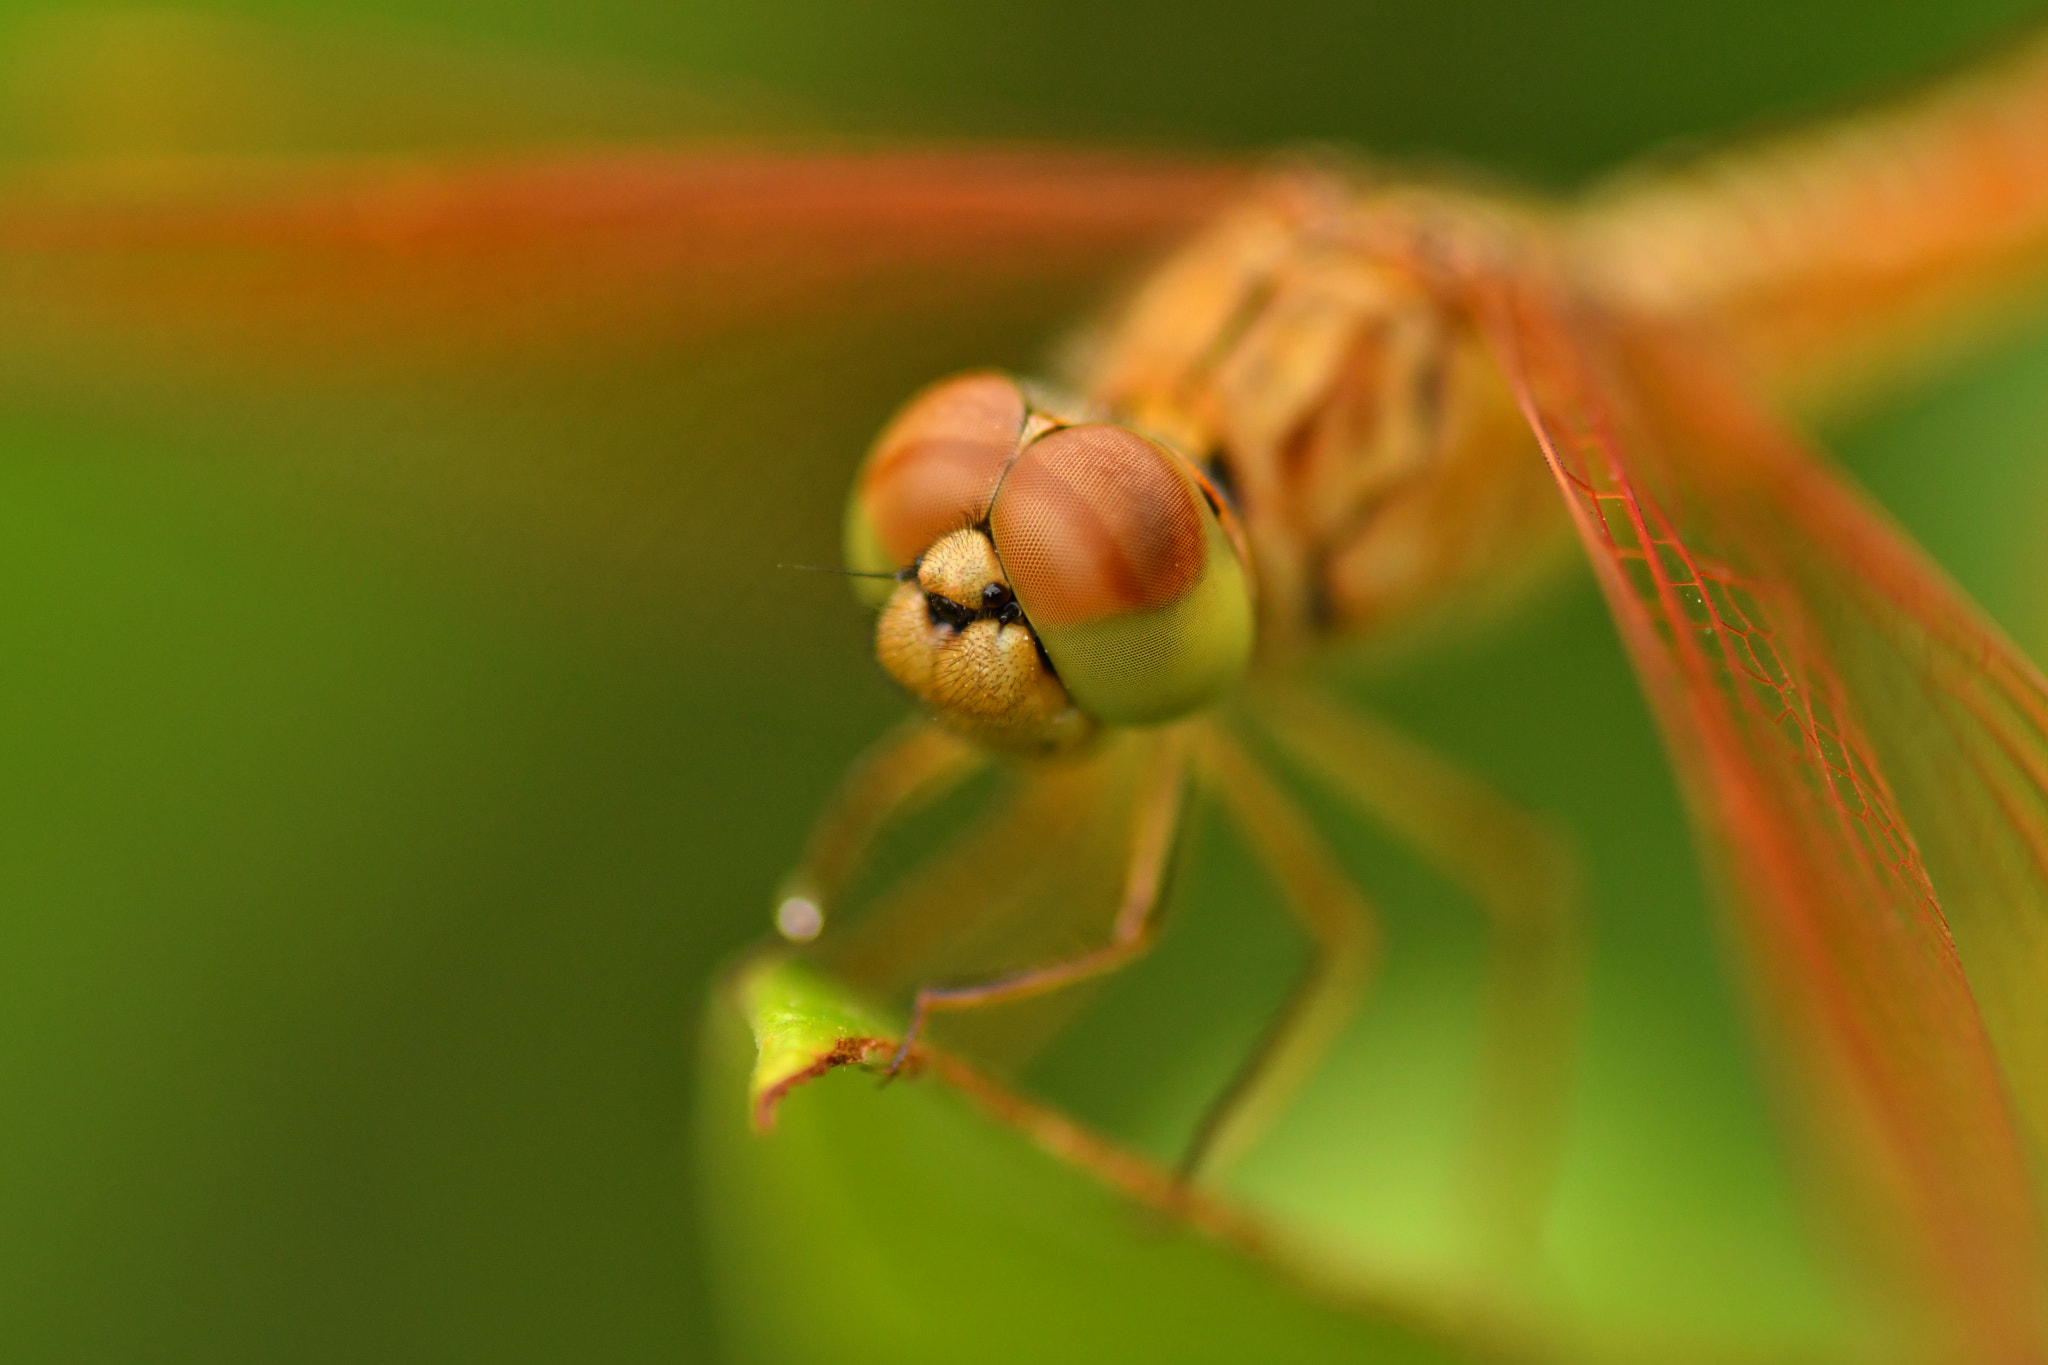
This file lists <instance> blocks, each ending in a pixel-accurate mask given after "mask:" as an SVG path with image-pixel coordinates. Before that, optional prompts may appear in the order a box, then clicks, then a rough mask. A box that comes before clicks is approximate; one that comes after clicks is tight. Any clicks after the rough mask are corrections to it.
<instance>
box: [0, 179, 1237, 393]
mask: <svg viewBox="0 0 2048 1365" xmlns="http://www.w3.org/2000/svg"><path fill="white" fill-rule="evenodd" d="M1239 178H1240V175H1239V173H1238V172H1237V171H1235V170H1233V169H1231V168H1229V167H1227V166H1222V165H1219V164H1217V163H1213V162H1210V163H1202V162H1194V161H1176V160H1171V159H1166V158H1152V159H1147V158H1143V157H1131V156H1118V155H1112V154H1108V153H1100V154H1091V153H1075V152H1052V151H1043V150H1032V149H1025V148H1012V149H983V150H931V151H865V152H863V151H844V150H842V151H822V152H806V151H801V150H788V149H776V148H762V147H745V146H723V147H721V146H717V145H704V146H683V147H680V148H674V147H671V148H660V149H619V148H603V147H599V148H592V149H589V150H585V151H581V152H572V153H561V152H552V153H547V154H543V155H539V156H536V157H533V158H530V159H524V160H512V161H507V160H505V159H503V158H475V157H472V158H469V159H466V160H464V159H456V160H444V161H419V160H412V159H405V160H391V159H375V160H365V161H334V160H318V159H312V160H304V161H298V162H287V163H283V164H278V163H265V162H245V161H244V162H238V161H222V160H215V159H199V160H190V161H182V162H170V163H163V162H155V163H149V164H147V165H135V164H125V165H120V166H114V167H103V168H100V169H97V170H77V169H74V170H72V171H71V172H68V173H65V174H61V175H53V174H50V173H47V172H45V173H43V174H41V175H38V176H36V177H34V178H27V179H16V180H15V181H14V182H13V183H12V184H10V185H5V186H0V271H4V276H0V278H4V281H5V286H6V293H7V295H8V297H9V303H8V314H9V317H10V327H9V330H10V332H12V333H13V334H14V336H15V341H14V343H13V345H14V346H15V347H17V348H18V347H20V346H21V345H23V344H24V343H25V339H24V336H23V333H24V329H26V332H27V337H26V340H27V341H30V342H32V341H33V340H34V339H35V338H41V339H43V340H45V341H53V340H62V339H67V338H69V339H74V340H75V339H76V338H78V337H80V336H81V335H92V334H95V333H104V332H107V331H109V330H112V331H116V332H119V331H124V330H125V331H126V332H128V333H130V334H134V335H146V336H149V337H154V338H156V339H158V340H160V341H163V340H170V339H173V338H175V339H177V340H178V342H179V344H180V345H190V344H192V343H194V342H200V343H221V344H227V345H231V346H234V345H239V346H248V345H251V344H253V345H255V346H256V347H258V348H260V349H262V350H265V351H267V352H273V353H274V352H275V351H276V348H277V347H278V346H279V345H280V344H281V343H282V344H283V345H284V346H285V348H286V353H287V354H298V353H302V352H305V351H307V350H308V349H309V343H314V342H317V343H318V344H317V345H312V346H310V350H311V351H315V352H319V353H322V354H324V355H326V356H328V357H330V358H331V356H332V355H333V354H334V353H335V352H336V351H337V350H349V349H355V350H368V349H376V350H378V351H380V352H382V353H386V354H388V353H389V352H390V350H391V349H392V348H393V347H400V348H410V349H412V350H415V351H418V350H437V351H445V350H446V349H447V348H448V347H450V346H451V345H453V346H456V347H457V348H461V349H467V348H471V347H484V348H490V349H503V348H505V347H506V346H508V345H514V346H516V345H517V344H519V343H520V342H522V341H532V340H534V339H536V338H560V337H563V336H564V335H565V334H567V335H571V336H574V335H584V336H588V335H607V334H615V333H617V332H618V331H619V330H620V329H621V328H625V329H628V330H632V331H644V330H647V329H652V330H653V331H654V332H655V333H657V334H658V335H661V336H663V337H664V339H666V338H667V337H671V336H673V337H680V338H683V339H689V338H701V337H705V336H709V335H714V334H718V333H721V332H725V331H728V330H731V329H733V328H738V327H760V326H787V325H789V324H790V323H791V322H792V321H793V320H796V319H801V318H804V317H810V316H814V315H816V314H817V313H819V312H820V311H823V312H826V313H831V312H838V313H840V314H842V315H843V314H846V313H857V312H862V311H867V312H882V313H897V314H900V313H905V312H912V311H916V310H917V309H919V308H920V307H927V308H928V307H938V306H948V305H950V306H958V305H960V304H962V303H971V301H972V300H973V299H974V298H975V297H977V296H984V297H985V296H986V295H987V294H989V293H990V292H991V291H993V290H999V289H1014V288H1016V287H1018V286H1019V285H1023V284H1029V283H1031V282H1033V281H1038V280H1044V279H1057V278H1061V277H1072V276H1076V275H1081V274H1087V273H1096V272H1100V271H1102V270H1103V269H1104V268H1105V266H1107V265H1109V264H1112V263H1113V262H1114V261H1115V260H1117V259H1119V258H1122V257H1128V256H1129V255H1130V254H1131V253H1132V252H1133V251H1134V250H1137V249H1140V248H1142V247H1144V246H1147V245H1149V244H1153V243H1156V242H1157V241H1159V240H1160V239H1161V238H1162V237H1164V236H1167V235H1170V234H1172V233H1174V232H1175V231H1177V230H1181V229H1184V228H1185V227H1187V226H1188V225H1190V224H1192V223H1194V222H1196V221H1198V220H1199V219H1200V217H1201V216H1202V215H1203V214H1204V213H1205V212H1206V211H1207V210H1208V209H1210V208H1211V207H1212V206H1213V205H1214V204H1216V203H1217V202H1218V201H1219V200H1220V199H1221V198H1222V197H1223V196H1224V195H1225V194H1227V193H1228V192H1229V190H1230V188H1231V187H1232V186H1233V185H1234V184H1235V183H1237V181H1238V180H1239Z"/></svg>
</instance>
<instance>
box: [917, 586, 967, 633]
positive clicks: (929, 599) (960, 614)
mask: <svg viewBox="0 0 2048 1365" xmlns="http://www.w3.org/2000/svg"><path fill="white" fill-rule="evenodd" d="M924 609H925V612H926V614H927V615H929V616H930V617H931V619H932V624H933V625H935V626H944V627H945V628H946V629H948V630H959V629H961V628H963V627H964V626H966V624H967V623H968V622H969V621H972V620H973V619H974V618H975V617H976V616H978V615H980V613H979V612H977V611H975V609H974V608H973V607H968V606H962V605H961V604H960V603H958V602H955V601H954V600H953V599H952V598H950V597H942V596H940V595H939V594H938V593H935V592H928V593H926V594H925V595H924Z"/></svg>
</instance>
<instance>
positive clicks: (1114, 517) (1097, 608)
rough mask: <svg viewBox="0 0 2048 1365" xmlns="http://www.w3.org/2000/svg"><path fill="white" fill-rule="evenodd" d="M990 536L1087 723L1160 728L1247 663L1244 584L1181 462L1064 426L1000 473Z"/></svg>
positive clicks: (1110, 430) (1103, 433) (1114, 433)
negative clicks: (1160, 723) (1149, 724)
mask: <svg viewBox="0 0 2048 1365" xmlns="http://www.w3.org/2000/svg"><path fill="white" fill-rule="evenodd" d="M989 531H990V535H991V537H992V539H993V540H994V542H995V547H996V555H997V557H998V558H1000V559H1001V561H1002V565H1003V572H1004V574H1005V576H1006V577H1007V578H1008V579H1009V581H1010V587H1011V589H1012V590H1013V591H1014V592H1015V593H1016V595H1017V601H1018V602H1019V603H1020V604H1021V605H1022V606H1023V608H1024V615H1025V618H1026V619H1027V620H1029V621H1030V623H1031V628H1032V630H1033V631H1035V632H1036V633H1037V635H1038V640H1039V643H1040V644H1041V645H1042V646H1043V647H1044V649H1045V652H1046V657H1047V658H1049V659H1051V660H1052V665H1053V668H1054V669H1055V670H1056V671H1057V672H1058V673H1059V676H1060V681H1061V682H1062V683H1064V684H1065V686H1066V688H1067V692H1068V694H1069V695H1070V696H1072V697H1073V699H1074V701H1075V702H1076V703H1077V704H1078V705H1079V706H1080V707H1081V708H1082V709H1083V710H1084V711H1086V712H1088V713H1089V714H1090V715H1092V716H1094V717H1095V718H1096V719H1097V720H1102V721H1107V722H1110V723H1112V724H1144V723H1147V722H1150V721H1160V720H1167V719H1171V718H1172V717H1174V716H1177V715H1182V714H1184V713H1186V712H1188V711H1192V710H1195V709H1196V708H1198V707H1201V706H1203V705H1206V704H1208V703H1210V702H1212V701H1214V700H1216V699H1217V698H1218V697H1220V696H1221V695H1222V693H1223V692H1224V691H1225V690H1227V689H1228V688H1229V686H1230V685H1231V684H1232V683H1233V682H1234V681H1235V680H1236V679H1237V677H1238V676H1239V674H1241V673H1242V672H1243V671H1244V668H1245V665H1246V664H1247V663H1248V662H1249V660H1250V657H1251V646H1252V601H1251V585H1250V582H1249V580H1248V579H1247V577H1246V575H1245V570H1244V565H1243V563H1242V562H1241V561H1240V560H1239V558H1238V551H1237V549H1236V546H1235V545H1234V544H1233V543H1232V541H1231V539H1230V537H1229V536H1228V535H1227V534H1226V532H1225V530H1224V528H1223V525H1222V523H1221V521H1220V519H1219V517H1218V515H1217V512H1216V509H1215V508H1214V507H1212V505H1211V504H1210V502H1209V501H1208V499H1207V498H1206V497H1205V496H1204V494H1203V487H1202V484H1201V483H1200V481H1199V479H1198V477H1197V476H1196V474H1195V472H1194V470H1193V469H1192V468H1191V467H1190V466H1189V465H1188V464H1187V462H1186V461H1184V460H1182V459H1181V458H1180V457H1179V456H1178V455H1175V454H1174V453H1173V452H1171V451H1169V450H1167V449H1166V448H1165V447H1164V446H1161V445H1158V444H1156V443H1155V442H1152V441H1149V440H1147V439H1146V438H1144V437H1143V436H1140V435H1138V434H1137V433H1136V432H1134V431H1130V430H1127V429H1126V428H1123V427H1117V426H1108V425H1093V424H1091V425H1083V426H1072V427H1064V428H1061V429H1060V430H1058V431H1054V432H1052V433H1050V434H1049V435H1046V436H1044V437H1041V438H1040V439H1038V440H1036V441H1034V442H1032V443H1031V444H1030V445H1029V446H1026V447H1025V448H1024V451H1023V453H1021V454H1020V455H1018V457H1017V459H1016V462H1015V463H1014V464H1012V465H1011V466H1010V471H1009V474H1008V475H1007V476H1006V477H1005V478H1004V480H1003V483H1002V487H1001V490H1000V491H999V492H998V493H997V495H996V498H995V505H994V506H993V507H992V508H990V510H989Z"/></svg>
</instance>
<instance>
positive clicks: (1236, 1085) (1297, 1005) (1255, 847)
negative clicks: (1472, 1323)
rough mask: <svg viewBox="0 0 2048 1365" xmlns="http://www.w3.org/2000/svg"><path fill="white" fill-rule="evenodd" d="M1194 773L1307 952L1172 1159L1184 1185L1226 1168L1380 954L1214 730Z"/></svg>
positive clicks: (1365, 908)
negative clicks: (1285, 993)
mask: <svg viewBox="0 0 2048 1365" xmlns="http://www.w3.org/2000/svg"><path fill="white" fill-rule="evenodd" d="M1202 773H1203V777H1204V779H1205V785H1206V786H1207V787H1208V788H1209V789H1211V790H1212V791H1213V792H1214V794H1215V796H1216V797H1217V798H1218V799H1219V800H1220V801H1221V802H1222V804H1223V807H1224V809H1225V811H1226V812H1227V813H1228V815H1229V817H1230V819H1231V821H1232V823H1233V824H1235V825H1236V826H1237V828H1238V830H1239V831H1240V832H1241V833H1242V834H1243V835H1244V838H1245V841H1246V843H1247V844H1249V845H1250V848H1251V851H1252V853H1253V854H1254V855H1255V856H1256V857H1257V858H1258V859H1259V861H1260V862H1261V863H1263V864H1264V865H1265V867H1266V869H1267V871H1268V872H1269V873H1271V875H1272V877H1273V880H1274V882H1275V883H1276V884H1277V885H1278V887H1279V890H1280V893H1281V895H1282V896H1283V897H1284V898H1285V900H1286V902H1287V905H1288V907H1289V909H1291V910H1292V911H1293V912H1294V914H1295V916H1296V918H1297V919H1299V920H1300V921H1301V924H1302V927H1303V928H1304V929H1306V930H1307V931H1308V934H1309V937H1310V939H1311V941H1312V943H1313V953H1312V956H1311V957H1310V959H1309V965H1308V970H1307V972H1306V973H1305V975H1304V976H1303V977H1302V979H1301V981H1300V983H1299V984H1297V985H1296V987H1295V988H1294V991H1293V993H1292V994H1291V995H1290V996H1289V997H1288V999H1287V1003H1286V1004H1285V1005H1284V1006H1283V1007H1282V1009H1281V1011H1280V1014H1279V1015H1278V1017H1276V1018H1275V1019H1274V1021H1273V1023H1272V1024H1271V1025H1269V1026H1268V1027H1267V1030H1266V1033H1265V1035H1264V1036H1263V1037H1262V1038H1261V1039H1260V1040H1259V1043H1258V1045H1257V1047H1256V1048H1255V1049H1254V1050H1253V1052H1252V1054H1251V1056H1250V1057H1248V1058H1247V1059H1246V1060H1245V1062H1244V1064H1243V1065H1242V1066H1241V1067H1239V1069H1238V1072H1237V1075H1236V1076H1235V1077H1233V1078H1232V1080H1231V1082H1230V1085H1229V1086H1228V1087H1227V1088H1226V1089H1225V1090H1224V1092H1223V1093H1222V1095H1220V1096H1218V1097H1217V1099H1216V1101H1215V1103H1213V1104H1211V1105H1210V1107H1209V1110H1208V1112H1207V1113H1206V1114H1205V1115H1203V1118H1202V1121H1201V1123H1200V1124H1199V1125H1197V1127H1196V1129H1195V1135H1194V1138H1193V1140H1192V1141H1191V1142H1190V1143H1189V1144H1188V1149H1187V1152H1186V1154H1185V1156H1183V1158H1182V1160H1181V1174H1182V1176H1183V1177H1184V1178H1186V1179H1193V1178H1195V1177H1196V1176H1198V1175H1202V1174H1213V1173H1214V1172H1215V1171H1217V1170H1220V1169H1221V1168H1223V1167H1224V1166H1226V1165H1228V1164H1229V1163H1230V1162H1231V1161H1233V1160H1235V1159H1236V1158H1237V1157H1238V1156H1240V1155H1242V1154H1243V1152H1244V1151H1245V1149H1247V1148H1248V1147H1250V1146H1251V1145H1252V1144H1253V1143H1254V1142H1256V1141H1257V1140H1258V1138H1259V1137H1260V1135H1261V1134H1263V1133H1264V1132H1265V1130H1266V1129H1267V1128H1268V1127H1269V1126H1270V1125H1271V1124H1272V1122H1273V1120H1274V1119H1275V1118H1277V1117H1278V1116H1279V1114H1280V1112H1281V1111H1282V1110H1283V1109H1284V1108H1285V1107H1286V1105H1287V1102H1288V1101H1289V1100H1291V1099H1292V1098H1293V1097H1294V1094H1295V1092H1296V1091H1298V1090H1299V1089H1300V1088H1301V1086H1302V1084H1303V1083H1304V1082H1305V1081H1307V1080H1308V1078H1309V1076H1310V1075H1311V1074H1312V1073H1313V1072H1314V1071H1315V1068H1316V1064H1317V1063H1318V1062H1320V1061H1321V1060H1322V1058H1323V1054H1324V1053H1326V1052H1327V1051H1328V1050H1329V1047H1330V1044H1332V1043H1334V1042H1335V1041H1336V1040H1337V1036H1338V1035H1339V1034H1340V1033H1342V1032H1343V1030H1344V1026H1345V1024H1346V1023H1347V1022H1349V1020H1350V1018H1351V1015H1352V1013H1353V1012H1354V1011H1355V1010H1356V1009H1357V1006H1358V1002H1359V999H1360V998H1361V997H1362V996H1363V995H1364V993H1365V988H1366V985H1367V984H1368V982H1369V981H1370V980H1371V977H1372V973H1373V969H1374V967H1375V966H1376V965H1377V963H1378V960H1379V948H1380V934H1379V927H1378V923H1377V920H1376V919H1375V917H1374V915H1373V912H1372V907H1371V905H1370V904H1369V903H1368V902H1367V900H1366V899H1365V895H1364V893H1363V892H1361V891H1360V890H1359V889H1358V887H1357V885H1356V884H1355V883H1354V882H1353V881H1352V880H1351V879H1350V877H1348V876H1347V875H1346V874H1345V872H1344V870H1343V868H1342V867H1340V866H1339V865H1338V863H1337V860H1336V858H1335V857H1334V855H1332V854H1331V852H1330V850H1329V848H1328V847H1327V846H1326V845H1325V844H1324V843H1323V840H1322V838H1321V836H1320V835H1318V834H1317V833H1316V830H1315V827H1314V825H1312V824H1311V823H1310V822H1309V820H1308V817H1307V816H1306V815H1304V814H1303V813H1302V812H1301V810H1300V809H1299V808H1298V807H1297V806H1296V805H1295V804H1294V802H1293V801H1292V800H1290V799H1289V798H1288V796H1287V794H1286V793H1285V792H1284V791H1282V790H1281V789H1280V787H1279V785H1278V784H1277V783H1275V782H1274V781H1273V779H1272V778H1271V777H1269V776H1267V774H1266V773H1265V771H1264V770H1263V769H1262V768H1261V767H1260V766H1259V764H1258V763H1257V762H1256V761H1254V760H1253V759H1252V757H1251V756H1250V755H1249V754H1247V753H1246V752H1245V751H1244V750H1243V748H1242V747H1240V746H1239V745H1238V743H1237V741H1236V740H1234V739H1232V738H1231V737H1230V736H1229V735H1227V734H1225V733H1224V732H1223V730H1222V729H1221V728H1220V727H1217V726H1210V727H1207V729H1206V730H1205V732H1204V735H1203V744H1202Z"/></svg>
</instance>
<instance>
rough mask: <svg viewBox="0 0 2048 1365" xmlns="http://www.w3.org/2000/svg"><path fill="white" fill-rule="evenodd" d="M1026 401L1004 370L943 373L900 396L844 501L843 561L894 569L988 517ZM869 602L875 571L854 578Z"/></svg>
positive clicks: (877, 586) (874, 592)
mask: <svg viewBox="0 0 2048 1365" xmlns="http://www.w3.org/2000/svg"><path fill="white" fill-rule="evenodd" d="M1026 411H1027V408H1026V404H1025V401H1024V393H1023V390H1021V389H1020V388H1018V387H1017V382H1016V381H1015V380H1014V379H1011V378H1010V377H1009V376H1008V375H1003V374H994V373H979V374H964V375H958V376H955V377H954V378H952V379H945V380H941V381H940V382H939V383H937V384H934V385H932V386H931V387H930V388H928V389H926V390H925V391H924V392H923V393H920V394H919V395H917V396H916V397H915V398H913V399H911V400H910V402H909V403H907V404H906V405H905V406H904V407H903V409H902V411H900V412H898V413H897V414H896V416H895V418H894V419H893V420H892V421H891V422H890V423H889V425H888V426H887V427H885V428H883V430H882V434H881V435H880V436H879V437H877V438H876V440H875V444H874V446H873V448H872V449H870V450H869V452H868V457H867V460H866V462H865V463H864V464H862V466H861V470H860V473H859V475H858V476H856V478H855V479H854V485H853V492H852V494H851V495H850V496H849V497H848V499H847V504H846V528H845V534H846V567H847V568H849V569H853V570H855V571H857V572H862V573H895V572H898V571H900V570H903V569H906V568H908V567H910V565H912V564H913V563H915V562H916V561H917V557H918V556H919V555H921V554H923V553H924V552H925V550H927V549H928V548H930V547H931V546H932V545H933V544H934V543H936V542H937V541H938V540H939V539H940V538H941V537H943V536H945V535H947V534H948V533H949V532H953V531H958V530H961V529H963V528H965V527H969V526H976V525H979V524H980V523H981V522H983V521H984V520H986V519H987V517H988V509H989V500H990V499H991V498H992V497H994V495H995V491H996V487H997V485H998V484H1000V483H1001V482H1002V478H1003V470H1004V469H1005V468H1006V467H1007V466H1008V465H1009V463H1010V460H1011V459H1012V458H1013V457H1014V456H1015V455H1016V453H1017V442H1018V441H1019V439H1021V437H1022V435H1023V431H1024V419H1025V414H1026ZM853 581H854V583H855V585H856V587H855V591H856V592H858V593H859V594H860V595H861V596H862V597H863V599H865V600H868V601H869V602H870V603H871V605H880V603H881V602H883V601H885V600H887V598H888V595H889V592H890V590H891V587H892V585H891V584H889V583H888V582H887V581H886V580H882V579H873V578H870V579H858V578H857V579H855V580H853Z"/></svg>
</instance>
